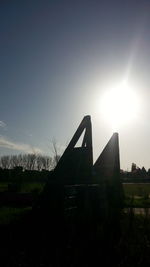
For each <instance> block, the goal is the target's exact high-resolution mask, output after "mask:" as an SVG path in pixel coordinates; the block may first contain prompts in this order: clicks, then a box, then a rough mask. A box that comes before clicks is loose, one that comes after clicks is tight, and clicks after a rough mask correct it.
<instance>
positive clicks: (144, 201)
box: [0, 182, 150, 224]
mask: <svg viewBox="0 0 150 267" xmlns="http://www.w3.org/2000/svg"><path fill="white" fill-rule="evenodd" d="M44 185H45V183H41V182H32V183H29V182H23V183H2V182H1V183H0V195H1V194H2V193H3V192H10V193H13V192H16V193H18V194H19V193H20V194H21V193H26V194H27V195H28V194H30V195H33V199H34V198H35V199H36V198H38V195H39V194H40V192H42V190H43V188H44ZM123 188H124V193H125V207H137V208H145V207H148V208H150V184H136V183H134V184H129V183H128V184H123ZM31 208H32V205H31V204H29V205H27V206H22V207H19V206H15V205H12V206H9V205H1V207H0V224H8V223H10V222H13V221H16V220H18V218H19V217H20V216H22V215H23V214H25V213H26V212H28V211H30V210H31Z"/></svg>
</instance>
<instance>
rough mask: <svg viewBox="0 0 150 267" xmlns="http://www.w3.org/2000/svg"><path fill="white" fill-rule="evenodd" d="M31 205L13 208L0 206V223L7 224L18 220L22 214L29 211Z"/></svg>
mask: <svg viewBox="0 0 150 267" xmlns="http://www.w3.org/2000/svg"><path fill="white" fill-rule="evenodd" d="M30 210H31V207H26V208H13V207H1V208H0V224H9V223H12V222H16V221H18V220H19V219H20V218H21V216H22V215H24V214H25V213H27V212H29V211H30Z"/></svg>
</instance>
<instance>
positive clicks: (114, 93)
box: [101, 83, 139, 130]
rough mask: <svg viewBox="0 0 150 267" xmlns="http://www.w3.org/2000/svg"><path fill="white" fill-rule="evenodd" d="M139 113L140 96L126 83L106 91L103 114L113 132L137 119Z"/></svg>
mask: <svg viewBox="0 0 150 267" xmlns="http://www.w3.org/2000/svg"><path fill="white" fill-rule="evenodd" d="M138 111H139V98H138V95H137V94H136V92H135V90H133V89H132V88H130V87H129V86H128V85H127V84H126V83H122V84H121V85H119V86H116V87H114V88H112V89H110V90H108V91H106V92H105V93H104V95H103V96H102V98H101V114H102V116H103V118H104V120H106V121H107V122H108V123H109V124H111V127H112V128H113V130H118V128H119V127H120V126H121V125H124V124H127V123H129V122H132V121H133V120H134V119H136V118H137V115H138Z"/></svg>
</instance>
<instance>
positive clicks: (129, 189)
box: [123, 183, 150, 197]
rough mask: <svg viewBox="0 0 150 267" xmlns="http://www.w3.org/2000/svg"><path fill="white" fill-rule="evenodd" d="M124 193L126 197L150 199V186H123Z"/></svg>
mask: <svg viewBox="0 0 150 267" xmlns="http://www.w3.org/2000/svg"><path fill="white" fill-rule="evenodd" d="M123 188H124V193H125V196H126V197H129V196H139V197H148V196H150V184H137V183H135V184H123Z"/></svg>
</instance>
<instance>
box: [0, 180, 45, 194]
mask: <svg viewBox="0 0 150 267" xmlns="http://www.w3.org/2000/svg"><path fill="white" fill-rule="evenodd" d="M10 184H11V183H10ZM15 184H16V183H15ZM8 185H9V183H0V192H4V191H8ZM17 185H19V184H17ZM44 185H45V184H44V183H38V182H37V183H35V182H34V183H22V184H20V185H19V187H18V190H17V191H18V192H22V193H32V192H33V193H40V192H41V191H42V190H43V188H44Z"/></svg>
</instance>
